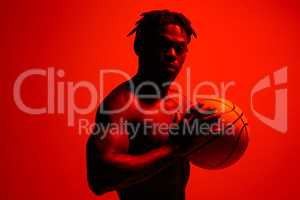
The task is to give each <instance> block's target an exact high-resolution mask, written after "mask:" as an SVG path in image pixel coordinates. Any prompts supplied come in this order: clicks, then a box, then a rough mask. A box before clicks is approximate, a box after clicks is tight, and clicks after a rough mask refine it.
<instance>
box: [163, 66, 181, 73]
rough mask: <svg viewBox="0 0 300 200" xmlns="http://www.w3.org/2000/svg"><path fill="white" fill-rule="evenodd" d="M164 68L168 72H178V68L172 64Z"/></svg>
mask: <svg viewBox="0 0 300 200" xmlns="http://www.w3.org/2000/svg"><path fill="white" fill-rule="evenodd" d="M164 68H165V69H167V70H168V71H172V72H177V71H178V68H177V67H176V66H174V65H172V64H165V65H164Z"/></svg>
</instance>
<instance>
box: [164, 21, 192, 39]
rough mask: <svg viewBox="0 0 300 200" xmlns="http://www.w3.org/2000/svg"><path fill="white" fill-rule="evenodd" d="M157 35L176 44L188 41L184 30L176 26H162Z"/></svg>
mask: <svg viewBox="0 0 300 200" xmlns="http://www.w3.org/2000/svg"><path fill="white" fill-rule="evenodd" d="M159 35H160V36H162V37H164V38H167V39H169V40H174V41H178V42H187V41H188V38H187V34H186V32H185V30H184V29H183V28H182V27H180V26H179V25H177V24H168V25H165V26H163V27H162V29H161V31H160V34H159Z"/></svg>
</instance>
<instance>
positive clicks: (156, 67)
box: [146, 24, 188, 81]
mask: <svg viewBox="0 0 300 200" xmlns="http://www.w3.org/2000/svg"><path fill="white" fill-rule="evenodd" d="M151 43H152V44H150V46H151V48H150V49H149V50H150V51H147V54H148V55H147V56H146V57H147V58H148V59H147V62H150V63H151V70H152V72H153V73H156V74H157V75H158V76H161V77H162V78H163V79H166V81H170V80H173V79H175V77H176V75H177V74H178V73H179V71H180V69H181V67H182V65H183V63H184V61H185V58H186V53H187V46H188V37H187V34H186V32H185V31H184V30H183V29H182V28H181V27H180V26H179V25H176V24H169V25H166V26H164V27H163V28H162V29H161V30H160V31H159V33H158V35H157V36H156V37H155V39H153V41H151Z"/></svg>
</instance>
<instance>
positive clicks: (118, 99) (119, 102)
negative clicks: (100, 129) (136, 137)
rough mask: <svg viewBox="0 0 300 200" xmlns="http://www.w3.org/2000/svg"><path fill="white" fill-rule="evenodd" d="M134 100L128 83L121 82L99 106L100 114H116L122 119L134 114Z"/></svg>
mask: <svg viewBox="0 0 300 200" xmlns="http://www.w3.org/2000/svg"><path fill="white" fill-rule="evenodd" d="M135 100H136V96H135V95H134V92H133V89H132V88H131V87H130V83H129V81H126V82H123V83H121V84H120V85H118V86H117V87H116V88H114V89H113V90H112V91H111V92H110V93H109V94H108V95H107V96H106V97H105V98H104V100H103V101H102V103H101V104H100V106H99V109H100V110H99V111H100V112H107V113H108V114H118V115H122V116H123V117H126V116H129V115H130V114H134V107H133V106H132V105H133V101H135Z"/></svg>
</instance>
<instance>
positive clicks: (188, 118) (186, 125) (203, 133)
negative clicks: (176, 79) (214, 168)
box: [170, 103, 220, 157]
mask: <svg viewBox="0 0 300 200" xmlns="http://www.w3.org/2000/svg"><path fill="white" fill-rule="evenodd" d="M219 119H220V114H218V113H216V110H215V109H214V108H205V107H204V105H203V104H201V103H198V104H197V105H194V106H191V107H190V109H189V110H188V111H187V112H186V113H185V114H184V115H183V117H181V118H180V119H178V117H177V118H175V120H174V123H177V124H178V127H179V129H177V130H176V131H173V130H170V143H171V144H173V145H174V146H175V149H176V150H175V154H176V155H177V156H180V157H187V156H189V155H190V154H192V153H193V152H195V151H197V150H199V149H200V148H202V147H203V146H204V145H205V144H207V143H208V142H210V141H211V140H212V139H214V138H215V137H216V135H214V134H211V133H212V131H214V130H211V129H212V127H213V126H212V124H214V123H218V120H219Z"/></svg>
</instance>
